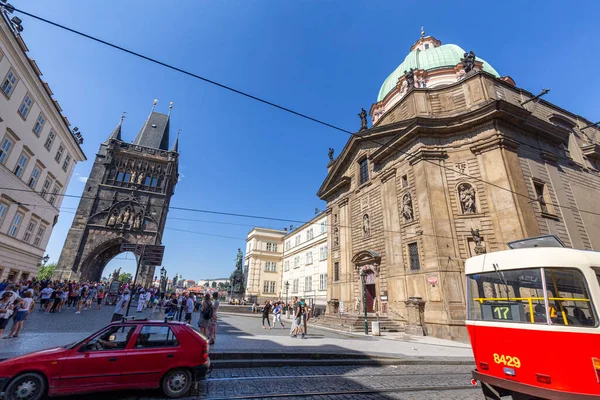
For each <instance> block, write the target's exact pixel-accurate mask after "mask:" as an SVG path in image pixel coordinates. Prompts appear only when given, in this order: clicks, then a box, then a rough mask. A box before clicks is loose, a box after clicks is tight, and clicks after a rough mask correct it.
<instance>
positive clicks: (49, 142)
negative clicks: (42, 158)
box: [44, 131, 56, 151]
mask: <svg viewBox="0 0 600 400" xmlns="http://www.w3.org/2000/svg"><path fill="white" fill-rule="evenodd" d="M55 137H56V135H55V134H54V132H52V131H50V132H49V133H48V137H47V138H46V141H45V142H44V147H45V148H46V150H48V151H50V149H51V148H52V144H53V143H54V138H55Z"/></svg>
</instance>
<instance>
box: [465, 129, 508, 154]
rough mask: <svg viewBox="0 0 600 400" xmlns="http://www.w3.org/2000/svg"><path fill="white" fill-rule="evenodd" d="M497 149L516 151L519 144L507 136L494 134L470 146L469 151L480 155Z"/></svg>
mask: <svg viewBox="0 0 600 400" xmlns="http://www.w3.org/2000/svg"><path fill="white" fill-rule="evenodd" d="M498 148H500V149H507V150H510V151H516V150H517V149H518V148H519V143H518V142H517V141H515V140H513V139H511V138H509V137H507V136H504V135H500V134H496V135H494V136H492V137H489V138H487V139H484V140H482V141H480V142H479V143H476V144H475V145H473V146H471V147H470V150H471V151H472V152H473V154H481V153H485V152H488V151H491V150H495V149H498Z"/></svg>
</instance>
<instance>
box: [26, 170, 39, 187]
mask: <svg viewBox="0 0 600 400" xmlns="http://www.w3.org/2000/svg"><path fill="white" fill-rule="evenodd" d="M40 173H41V170H40V166H39V165H36V166H35V167H33V171H31V177H30V178H29V182H28V183H27V185H28V186H29V187H30V188H32V189H33V190H35V185H37V182H38V179H40Z"/></svg>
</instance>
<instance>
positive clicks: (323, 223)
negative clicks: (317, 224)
mask: <svg viewBox="0 0 600 400" xmlns="http://www.w3.org/2000/svg"><path fill="white" fill-rule="evenodd" d="M325 232H327V221H326V220H325V221H323V222H321V233H325Z"/></svg>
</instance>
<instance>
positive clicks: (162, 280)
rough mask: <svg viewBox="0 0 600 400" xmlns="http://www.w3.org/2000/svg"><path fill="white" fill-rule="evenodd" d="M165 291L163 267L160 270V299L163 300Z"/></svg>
mask: <svg viewBox="0 0 600 400" xmlns="http://www.w3.org/2000/svg"><path fill="white" fill-rule="evenodd" d="M166 291H167V270H166V269H165V267H161V268H160V293H161V298H163V299H164V297H165V292H166Z"/></svg>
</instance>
